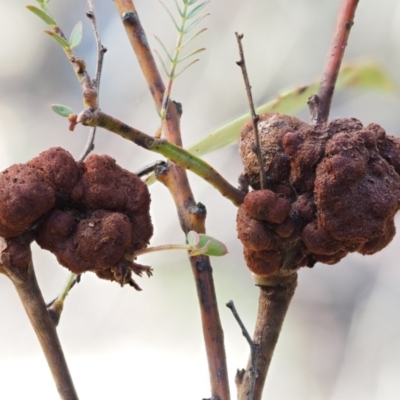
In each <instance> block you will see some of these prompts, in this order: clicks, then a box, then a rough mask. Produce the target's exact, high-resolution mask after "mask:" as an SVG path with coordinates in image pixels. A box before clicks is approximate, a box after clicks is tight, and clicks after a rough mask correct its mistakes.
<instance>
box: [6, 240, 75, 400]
mask: <svg viewBox="0 0 400 400" xmlns="http://www.w3.org/2000/svg"><path fill="white" fill-rule="evenodd" d="M21 246H22V247H21ZM21 260H22V262H21ZM1 263H2V266H0V271H2V272H3V273H5V274H6V275H7V276H8V277H9V278H10V280H11V282H12V283H13V284H14V287H15V289H16V290H17V293H18V295H19V297H20V299H21V303H22V305H23V307H24V309H25V311H26V314H27V316H28V318H29V321H30V323H31V325H32V327H33V329H34V331H35V333H36V336H37V338H38V340H39V343H40V345H41V347H42V350H43V353H44V355H45V357H46V360H47V363H48V365H49V368H50V370H51V373H52V375H53V379H54V382H55V384H56V386H57V390H58V393H59V394H60V397H61V399H63V400H78V395H77V394H76V391H75V388H74V384H73V382H72V378H71V375H70V372H69V369H68V365H67V363H66V360H65V357H64V353H63V351H62V348H61V344H60V341H59V338H58V335H57V331H56V327H55V325H54V323H53V321H52V320H51V318H50V316H49V313H48V312H47V308H46V304H45V302H44V299H43V296H42V293H41V291H40V288H39V286H38V283H37V280H36V276H35V271H34V268H33V265H32V259H31V254H30V249H29V247H27V246H25V245H21V243H19V242H18V241H17V239H8V240H7V244H6V248H5V249H4V250H3V251H2V253H1Z"/></svg>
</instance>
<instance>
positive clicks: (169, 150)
mask: <svg viewBox="0 0 400 400" xmlns="http://www.w3.org/2000/svg"><path fill="white" fill-rule="evenodd" d="M77 121H78V122H79V123H82V124H83V125H88V126H98V127H101V128H104V129H107V130H108V131H110V132H113V133H116V134H118V135H120V136H122V137H123V138H124V139H127V140H130V141H132V142H134V143H135V144H137V145H138V146H140V147H143V148H144V149H146V150H150V151H153V152H155V153H159V154H162V155H163V156H165V157H167V158H168V159H169V160H171V161H173V162H174V163H175V164H177V165H179V166H180V167H182V168H185V169H188V170H190V171H192V172H193V173H194V174H196V175H199V176H200V177H202V178H203V179H204V180H206V181H207V182H208V183H209V184H210V185H212V186H214V187H215V188H216V189H217V190H218V191H219V192H220V193H221V194H222V195H223V196H225V197H226V198H228V199H229V200H231V201H232V203H233V204H234V205H236V206H238V205H240V204H241V203H242V202H243V198H244V193H243V192H242V191H240V190H239V189H237V188H235V187H234V186H233V185H231V184H230V183H229V182H228V181H227V180H226V179H225V178H223V177H222V176H221V175H220V174H219V173H218V172H217V171H216V170H215V169H214V168H212V167H211V166H210V165H208V164H207V163H206V162H205V161H203V160H202V159H200V158H198V157H196V156H194V155H193V154H191V153H189V152H188V151H186V150H184V149H182V148H181V147H178V146H176V145H174V144H173V143H171V142H170V141H168V140H166V139H162V138H160V139H157V138H154V137H152V136H149V135H147V134H146V133H144V132H141V131H139V130H138V129H135V128H133V127H131V126H129V125H127V124H125V123H123V122H121V121H119V120H118V119H116V118H114V117H111V116H110V115H107V114H105V113H103V112H101V111H97V112H91V111H89V110H84V111H83V112H82V113H81V114H80V115H79V116H78V119H77ZM166 123H168V121H167V122H166ZM177 165H176V166H174V165H172V166H171V169H173V168H174V167H175V168H178V167H177ZM178 186H179V187H180V189H182V186H181V185H178ZM191 199H192V201H193V196H191ZM182 204H183V203H182ZM189 230H191V229H189ZM193 230H196V229H193ZM196 232H199V231H197V230H196ZM199 233H201V232H199Z"/></svg>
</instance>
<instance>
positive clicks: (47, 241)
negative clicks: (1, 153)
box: [0, 148, 153, 290]
mask: <svg viewBox="0 0 400 400" xmlns="http://www.w3.org/2000/svg"><path fill="white" fill-rule="evenodd" d="M149 206H150V195H149V191H148V189H147V186H146V185H145V184H144V183H143V182H142V181H141V180H140V178H138V177H137V176H136V175H135V174H133V173H131V172H129V171H126V170H125V169H123V168H121V167H119V166H118V165H117V164H116V163H115V160H113V159H112V158H111V157H109V156H106V155H102V156H100V155H91V156H89V157H88V158H87V160H86V161H84V162H75V160H74V159H73V158H72V156H71V154H70V153H68V152H67V151H65V150H63V149H61V148H51V149H49V150H47V151H45V152H43V153H41V154H40V155H39V156H38V157H36V158H34V159H33V160H31V161H29V162H27V163H26V164H17V165H13V166H11V167H10V168H8V169H6V170H5V171H3V172H2V173H1V174H0V236H2V237H4V238H6V239H10V238H15V237H18V236H20V235H22V234H24V233H26V232H30V234H31V235H32V237H33V239H34V240H36V242H37V243H38V244H39V246H40V247H42V248H44V249H47V250H49V251H51V252H52V253H54V254H55V255H56V257H57V259H58V261H59V263H60V264H61V265H63V266H65V267H67V268H68V269H69V270H70V271H72V272H74V273H76V274H81V273H83V272H85V271H93V272H95V273H96V275H97V276H99V277H100V278H103V279H108V280H111V281H114V280H115V281H117V282H119V283H121V284H124V283H128V284H130V285H131V286H133V287H135V288H136V289H138V290H140V288H139V287H138V285H137V284H136V283H135V281H134V280H133V279H132V276H131V274H132V272H134V273H136V274H138V275H141V274H142V273H143V272H145V273H146V274H148V275H151V269H150V268H149V267H146V266H142V265H139V264H137V263H135V262H132V261H130V260H129V255H132V254H133V253H134V252H135V251H137V250H139V249H143V248H145V247H146V246H147V244H148V242H149V239H150V237H151V236H152V233H153V226H152V224H151V219H150V214H149Z"/></svg>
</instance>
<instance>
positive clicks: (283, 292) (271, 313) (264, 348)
mask: <svg viewBox="0 0 400 400" xmlns="http://www.w3.org/2000/svg"><path fill="white" fill-rule="evenodd" d="M256 284H258V285H259V286H260V297H259V303H258V315H257V322H256V327H255V331H254V337H253V341H254V342H255V343H257V344H258V345H259V348H258V353H257V368H256V369H257V377H256V381H255V386H254V395H253V397H252V400H261V398H262V391H263V388H264V383H265V379H266V377H267V373H268V369H269V366H270V363H271V360H272V355H273V353H274V350H275V346H276V343H277V341H278V338H279V334H280V332H281V329H282V325H283V321H284V319H285V316H286V312H287V310H288V307H289V304H290V301H291V300H292V297H293V295H294V292H295V289H296V286H297V273H292V274H290V275H286V276H276V277H272V278H269V279H268V278H267V279H262V278H261V279H260V278H259V280H258V281H257V280H256ZM252 369H253V360H252V357H250V359H249V362H248V364H247V368H246V370H245V371H238V374H237V376H236V385H237V388H238V400H248V399H249V397H248V394H249V392H250V390H251V384H252Z"/></svg>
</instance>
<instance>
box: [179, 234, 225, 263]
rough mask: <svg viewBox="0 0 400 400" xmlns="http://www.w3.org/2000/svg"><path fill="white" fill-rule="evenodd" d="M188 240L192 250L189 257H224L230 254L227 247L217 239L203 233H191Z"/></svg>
mask: <svg viewBox="0 0 400 400" xmlns="http://www.w3.org/2000/svg"><path fill="white" fill-rule="evenodd" d="M186 240H187V242H188V244H189V246H190V247H191V248H192V249H191V251H190V253H189V255H190V256H197V255H200V254H205V255H207V256H215V257H219V256H224V255H225V254H227V253H228V249H227V247H226V246H225V245H224V244H223V243H222V242H220V241H219V240H217V239H214V238H213V237H211V236H209V235H205V234H203V233H200V234H198V233H197V232H195V231H190V232H189V233H188V234H187V236H186Z"/></svg>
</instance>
